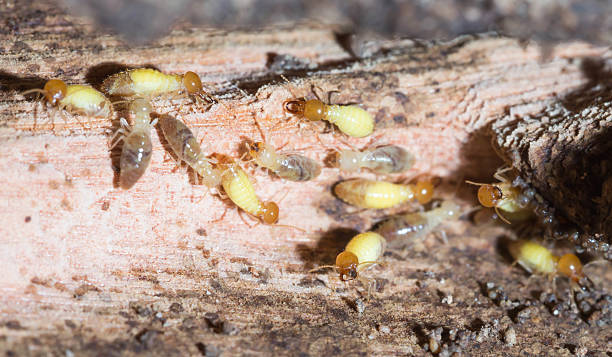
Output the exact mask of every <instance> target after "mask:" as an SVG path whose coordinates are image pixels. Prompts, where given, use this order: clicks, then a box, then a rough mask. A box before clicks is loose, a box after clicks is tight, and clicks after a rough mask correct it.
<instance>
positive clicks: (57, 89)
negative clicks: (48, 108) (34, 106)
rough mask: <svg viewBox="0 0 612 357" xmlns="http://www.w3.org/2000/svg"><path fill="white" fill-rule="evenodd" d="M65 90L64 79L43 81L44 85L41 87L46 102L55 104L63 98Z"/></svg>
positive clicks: (66, 89)
mask: <svg viewBox="0 0 612 357" xmlns="http://www.w3.org/2000/svg"><path fill="white" fill-rule="evenodd" d="M67 91H68V86H67V85H66V83H65V82H64V81H62V80H60V79H51V80H48V81H47V83H45V87H44V88H43V92H44V94H45V98H46V99H47V102H49V103H50V104H51V105H56V104H58V102H59V101H61V100H62V99H64V97H65V96H66V92H67Z"/></svg>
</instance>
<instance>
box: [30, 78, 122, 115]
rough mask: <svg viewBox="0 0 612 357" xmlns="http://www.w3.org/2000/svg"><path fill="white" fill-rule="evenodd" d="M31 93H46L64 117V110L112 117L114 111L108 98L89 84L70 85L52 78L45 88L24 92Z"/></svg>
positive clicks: (48, 100)
mask: <svg viewBox="0 0 612 357" xmlns="http://www.w3.org/2000/svg"><path fill="white" fill-rule="evenodd" d="M30 93H41V94H42V95H44V97H45V99H46V101H47V103H48V104H50V105H51V106H53V107H56V108H57V110H59V112H60V114H61V115H62V118H64V117H63V114H62V111H63V110H66V111H68V112H70V113H72V114H81V115H88V116H92V117H110V116H111V114H112V112H113V107H112V105H111V103H110V101H109V100H108V98H106V97H105V96H104V94H102V93H101V92H99V91H97V90H96V89H94V88H93V87H91V86H88V85H82V84H69V85H68V84H66V83H65V82H64V81H62V80H60V79H51V80H49V81H47V83H45V86H44V87H43V89H31V90H29V91H26V92H24V93H22V94H23V95H27V94H30ZM64 120H65V118H64Z"/></svg>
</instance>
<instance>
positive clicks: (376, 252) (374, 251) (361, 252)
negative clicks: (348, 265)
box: [344, 232, 387, 272]
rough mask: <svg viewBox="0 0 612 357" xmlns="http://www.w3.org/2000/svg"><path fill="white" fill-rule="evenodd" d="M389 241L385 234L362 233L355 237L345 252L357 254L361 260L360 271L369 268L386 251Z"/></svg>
mask: <svg viewBox="0 0 612 357" xmlns="http://www.w3.org/2000/svg"><path fill="white" fill-rule="evenodd" d="M386 244H387V242H386V240H385V238H383V236H381V235H380V234H378V233H375V232H366V233H361V234H358V235H356V236H355V237H353V238H352V239H351V240H350V241H349V242H348V244H347V245H346V248H345V249H344V251H345V252H350V253H353V254H355V256H356V257H357V259H358V260H359V263H358V264H359V268H358V270H357V271H358V272H359V271H362V270H364V269H367V268H369V267H370V266H372V265H373V264H374V262H376V261H378V259H380V257H382V255H383V253H384V252H385V246H386Z"/></svg>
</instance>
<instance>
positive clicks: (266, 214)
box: [259, 201, 279, 224]
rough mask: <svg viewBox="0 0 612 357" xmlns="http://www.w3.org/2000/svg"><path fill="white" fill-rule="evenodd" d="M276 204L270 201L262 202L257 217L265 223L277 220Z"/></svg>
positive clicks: (273, 222) (272, 222)
mask: <svg viewBox="0 0 612 357" xmlns="http://www.w3.org/2000/svg"><path fill="white" fill-rule="evenodd" d="M278 213H279V210H278V205H277V204H276V203H274V202H272V201H268V202H264V203H263V204H262V209H261V212H260V215H259V217H260V218H261V220H262V221H263V223H265V224H275V223H276V222H278Z"/></svg>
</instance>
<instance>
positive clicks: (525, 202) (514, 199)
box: [466, 168, 535, 224]
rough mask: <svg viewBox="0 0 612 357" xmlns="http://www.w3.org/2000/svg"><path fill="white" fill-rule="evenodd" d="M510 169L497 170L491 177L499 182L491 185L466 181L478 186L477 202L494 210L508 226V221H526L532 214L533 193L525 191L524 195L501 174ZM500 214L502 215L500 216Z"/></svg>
mask: <svg viewBox="0 0 612 357" xmlns="http://www.w3.org/2000/svg"><path fill="white" fill-rule="evenodd" d="M510 169H511V168H506V169H501V170H498V171H497V172H496V173H495V175H494V176H493V177H495V178H496V179H497V180H499V181H500V182H498V183H493V184H485V183H478V182H473V181H466V182H467V183H469V184H471V185H476V186H480V187H479V188H478V201H479V202H480V204H481V205H483V206H484V207H487V208H494V209H495V213H497V215H498V217H499V218H500V219H501V220H502V221H504V222H506V223H508V224H510V221H509V220H508V218H509V219H511V220H515V221H521V220H525V219H528V218H530V217H531V216H532V214H533V209H531V207H530V206H529V205H530V202H531V199H532V198H533V196H534V194H535V192H534V191H533V190H526V191H525V192H524V193H523V192H522V190H521V189H520V188H518V187H515V186H513V185H512V184H511V183H510V180H509V179H508V178H506V177H504V176H502V175H501V174H502V173H504V172H506V171H508V170H510ZM502 212H503V213H504V214H502Z"/></svg>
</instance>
